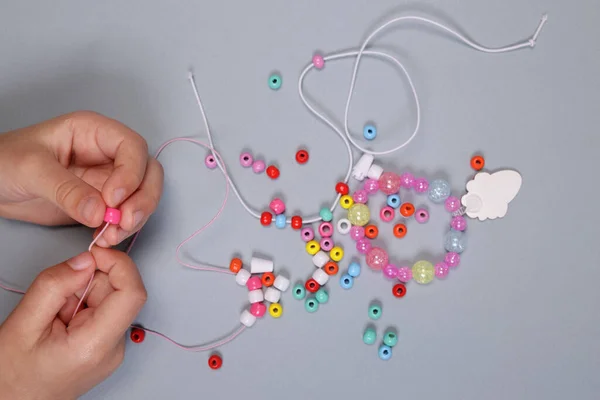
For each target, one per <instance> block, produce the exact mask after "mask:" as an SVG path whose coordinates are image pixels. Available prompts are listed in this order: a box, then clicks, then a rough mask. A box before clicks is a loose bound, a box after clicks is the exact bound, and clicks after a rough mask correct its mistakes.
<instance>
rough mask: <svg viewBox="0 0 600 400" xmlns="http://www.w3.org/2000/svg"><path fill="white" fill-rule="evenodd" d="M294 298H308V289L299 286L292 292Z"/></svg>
mask: <svg viewBox="0 0 600 400" xmlns="http://www.w3.org/2000/svg"><path fill="white" fill-rule="evenodd" d="M292 296H294V298H295V299H296V300H302V299H304V297H306V289H304V286H302V285H301V284H297V285H296V286H294V290H292Z"/></svg>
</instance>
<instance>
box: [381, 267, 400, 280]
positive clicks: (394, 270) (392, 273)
mask: <svg viewBox="0 0 600 400" xmlns="http://www.w3.org/2000/svg"><path fill="white" fill-rule="evenodd" d="M383 276H384V277H386V278H387V279H396V278H398V267H396V266H395V265H393V264H388V265H386V266H385V267H384V268H383Z"/></svg>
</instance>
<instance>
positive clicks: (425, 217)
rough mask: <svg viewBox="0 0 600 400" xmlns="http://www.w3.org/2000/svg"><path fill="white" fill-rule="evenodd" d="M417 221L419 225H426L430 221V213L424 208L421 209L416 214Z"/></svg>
mask: <svg viewBox="0 0 600 400" xmlns="http://www.w3.org/2000/svg"><path fill="white" fill-rule="evenodd" d="M415 220H416V221H417V222H418V223H419V224H424V223H426V222H427V221H429V211H427V210H426V209H424V208H419V209H418V210H417V211H416V213H415Z"/></svg>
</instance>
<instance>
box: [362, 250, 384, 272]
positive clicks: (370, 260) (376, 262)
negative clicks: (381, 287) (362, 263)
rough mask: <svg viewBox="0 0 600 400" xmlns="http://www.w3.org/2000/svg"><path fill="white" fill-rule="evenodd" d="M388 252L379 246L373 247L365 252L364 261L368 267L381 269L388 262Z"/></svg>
mask: <svg viewBox="0 0 600 400" xmlns="http://www.w3.org/2000/svg"><path fill="white" fill-rule="evenodd" d="M388 261H389V258H388V253H387V252H386V251H385V250H383V249H382V248H380V247H373V248H372V249H371V251H369V252H368V253H367V257H366V262H367V265H368V266H369V268H371V269H374V270H376V271H378V270H380V269H382V268H383V267H385V266H386V265H387V264H388Z"/></svg>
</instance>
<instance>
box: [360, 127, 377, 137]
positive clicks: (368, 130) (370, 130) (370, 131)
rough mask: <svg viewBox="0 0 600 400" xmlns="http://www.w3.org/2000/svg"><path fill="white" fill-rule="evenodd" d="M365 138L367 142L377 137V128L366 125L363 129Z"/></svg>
mask: <svg viewBox="0 0 600 400" xmlns="http://www.w3.org/2000/svg"><path fill="white" fill-rule="evenodd" d="M363 136H364V137H365V139H367V140H373V139H375V138H376V137H377V128H375V127H374V126H373V125H365V127H364V128H363Z"/></svg>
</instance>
